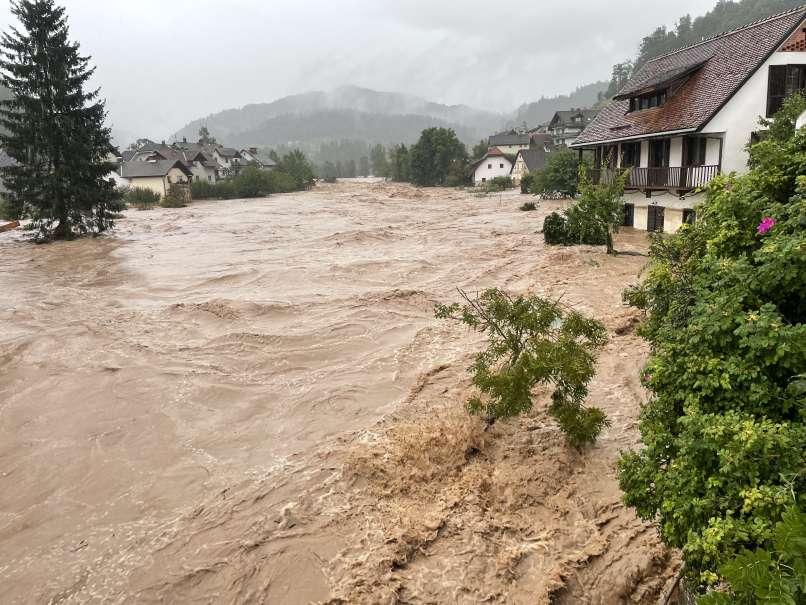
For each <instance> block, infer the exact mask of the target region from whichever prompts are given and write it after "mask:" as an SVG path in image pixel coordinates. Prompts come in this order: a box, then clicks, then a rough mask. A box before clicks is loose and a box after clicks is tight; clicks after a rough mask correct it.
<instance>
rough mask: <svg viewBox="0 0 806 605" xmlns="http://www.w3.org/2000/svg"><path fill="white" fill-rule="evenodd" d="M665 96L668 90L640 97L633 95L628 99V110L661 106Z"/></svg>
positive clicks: (641, 109) (666, 96) (664, 101)
mask: <svg viewBox="0 0 806 605" xmlns="http://www.w3.org/2000/svg"><path fill="white" fill-rule="evenodd" d="M667 98H668V91H666V90H661V91H658V92H653V93H652V94H648V95H641V96H640V97H633V98H632V99H630V111H643V110H645V109H653V108H655V107H661V106H663V105H664V104H665V103H666V99H667Z"/></svg>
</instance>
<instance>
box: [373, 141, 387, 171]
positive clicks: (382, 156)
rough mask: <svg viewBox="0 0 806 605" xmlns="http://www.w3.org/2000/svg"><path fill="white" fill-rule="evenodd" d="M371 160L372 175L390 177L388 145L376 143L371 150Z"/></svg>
mask: <svg viewBox="0 0 806 605" xmlns="http://www.w3.org/2000/svg"><path fill="white" fill-rule="evenodd" d="M369 162H370V164H371V165H372V176H377V177H383V178H388V177H389V176H390V174H389V158H388V157H387V155H386V147H384V146H383V145H380V144H378V145H375V146H374V147H373V148H372V149H370V152H369Z"/></svg>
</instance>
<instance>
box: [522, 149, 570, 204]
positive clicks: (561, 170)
mask: <svg viewBox="0 0 806 605" xmlns="http://www.w3.org/2000/svg"><path fill="white" fill-rule="evenodd" d="M533 178H534V181H533V184H532V193H535V194H540V193H563V194H565V195H567V196H569V197H574V196H575V195H576V194H577V190H578V186H579V157H578V156H577V154H576V152H574V151H571V150H570V149H560V150H559V151H557V152H555V153H550V154H549V157H548V160H547V161H546V167H545V168H544V169H543V170H541V171H538V172H536V173H535V174H534V177H533Z"/></svg>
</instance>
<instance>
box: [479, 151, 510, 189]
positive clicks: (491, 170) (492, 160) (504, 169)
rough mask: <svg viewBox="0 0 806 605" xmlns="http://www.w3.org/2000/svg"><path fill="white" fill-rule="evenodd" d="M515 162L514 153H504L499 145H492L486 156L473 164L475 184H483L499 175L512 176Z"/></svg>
mask: <svg viewBox="0 0 806 605" xmlns="http://www.w3.org/2000/svg"><path fill="white" fill-rule="evenodd" d="M518 151H520V149H519V150H518ZM514 164H515V158H514V156H513V155H510V154H507V153H504V152H503V151H502V150H501V149H499V148H498V147H490V148H489V149H488V150H487V153H485V154H484V157H482V158H481V159H480V160H477V161H476V163H475V164H474V165H473V166H472V168H473V184H474V185H481V184H483V183H486V182H488V181H491V180H492V179H494V178H495V177H498V176H504V177H506V176H510V174H511V173H512V167H513V166H514Z"/></svg>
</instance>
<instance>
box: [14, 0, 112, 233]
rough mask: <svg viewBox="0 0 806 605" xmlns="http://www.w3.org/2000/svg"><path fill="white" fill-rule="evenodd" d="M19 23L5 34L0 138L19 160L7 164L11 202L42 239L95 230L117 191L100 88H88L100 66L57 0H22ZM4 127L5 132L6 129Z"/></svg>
mask: <svg viewBox="0 0 806 605" xmlns="http://www.w3.org/2000/svg"><path fill="white" fill-rule="evenodd" d="M11 12H12V13H13V14H14V16H16V17H17V19H18V20H19V27H13V26H11V27H9V28H8V31H6V32H5V33H3V35H2V38H0V83H2V84H3V85H5V86H6V87H7V88H9V90H10V91H11V93H12V94H13V98H12V99H11V100H8V101H3V102H0V127H2V128H0V146H2V147H3V148H4V149H5V151H6V152H7V153H8V155H9V156H11V158H13V159H14V160H15V161H16V162H15V165H14V166H11V167H9V168H6V169H4V171H3V175H2V176H3V179H4V182H5V185H6V188H7V189H8V193H7V204H8V206H9V207H10V208H11V209H12V211H13V212H15V213H16V214H18V215H19V216H25V217H30V218H31V219H32V227H33V228H34V229H35V230H36V231H37V237H38V238H39V239H53V238H64V239H70V238H73V237H75V236H76V235H82V234H86V233H97V232H101V231H104V230H106V229H107V228H109V227H110V226H111V225H112V220H113V219H114V218H115V212H116V211H117V210H118V209H119V195H118V193H117V192H116V189H115V186H114V183H113V182H112V181H111V180H109V179H108V178H107V176H108V175H109V173H110V172H111V171H112V170H114V164H110V163H109V162H108V161H107V157H108V154H109V152H110V151H112V149H113V148H112V144H111V142H110V131H109V129H108V128H106V127H105V126H104V119H105V117H106V110H105V106H104V102H103V101H102V100H100V99H99V97H98V93H99V91H98V90H91V91H87V90H85V87H86V86H87V81H88V80H89V78H90V77H91V76H92V74H93V72H94V68H91V67H90V66H89V60H90V58H89V57H84V56H82V55H80V54H79V45H78V44H77V43H75V42H71V41H70V40H69V38H68V34H69V31H68V26H67V17H66V16H65V10H64V8H62V7H59V6H56V5H54V3H53V0H17V1H12V3H11ZM3 130H4V131H5V132H3Z"/></svg>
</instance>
